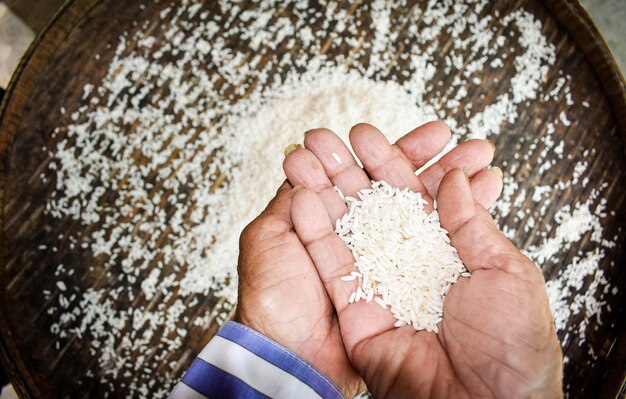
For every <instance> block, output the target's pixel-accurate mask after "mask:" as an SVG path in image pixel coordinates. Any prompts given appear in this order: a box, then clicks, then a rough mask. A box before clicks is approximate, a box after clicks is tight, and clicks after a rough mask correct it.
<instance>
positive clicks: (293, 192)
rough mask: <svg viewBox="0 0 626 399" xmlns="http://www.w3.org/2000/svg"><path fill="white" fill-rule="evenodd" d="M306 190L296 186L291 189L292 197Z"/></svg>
mask: <svg viewBox="0 0 626 399" xmlns="http://www.w3.org/2000/svg"><path fill="white" fill-rule="evenodd" d="M303 188H304V186H302V185H300V184H298V185H297V186H295V187H294V188H292V189H291V195H294V194H295V193H297V192H298V191H300V190H302V189H303Z"/></svg>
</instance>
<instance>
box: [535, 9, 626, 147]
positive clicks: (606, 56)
mask: <svg viewBox="0 0 626 399" xmlns="http://www.w3.org/2000/svg"><path fill="white" fill-rule="evenodd" d="M546 6H547V7H548V8H549V9H550V11H551V12H552V14H554V16H555V17H556V19H557V20H558V21H559V22H560V23H561V25H562V26H563V28H565V30H566V31H567V33H569V34H570V36H572V38H573V39H574V41H575V42H576V44H577V45H578V47H579V48H580V49H581V50H582V52H583V54H584V56H585V58H586V59H587V61H589V63H590V64H591V68H592V69H593V70H594V71H595V73H596V74H597V75H598V78H599V79H600V82H601V83H602V87H603V88H604V92H605V94H606V96H607V98H608V100H609V105H610V106H611V109H612V110H613V116H614V117H615V120H616V121H617V126H618V128H619V130H620V132H621V134H622V143H623V144H624V150H625V151H626V81H625V80H624V76H623V75H622V72H621V71H620V69H619V66H618V65H617V63H616V62H615V59H614V58H613V55H612V54H611V51H610V50H609V47H608V46H607V44H606V42H605V41H604V38H603V37H602V34H601V33H600V31H599V30H598V28H597V26H596V25H595V23H594V22H593V20H592V19H591V17H590V16H589V14H588V13H587V11H586V10H585V9H584V7H583V6H582V5H581V4H580V1H578V0H573V1H572V0H547V1H546Z"/></svg>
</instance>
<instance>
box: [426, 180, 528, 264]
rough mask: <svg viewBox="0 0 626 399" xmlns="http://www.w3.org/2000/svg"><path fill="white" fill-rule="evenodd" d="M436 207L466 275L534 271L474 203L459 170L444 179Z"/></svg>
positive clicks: (467, 182)
mask: <svg viewBox="0 0 626 399" xmlns="http://www.w3.org/2000/svg"><path fill="white" fill-rule="evenodd" d="M437 204H438V211H439V220H440V221H441V225H442V226H443V228H445V229H446V230H447V231H448V232H449V234H450V240H451V241H452V245H454V247H455V248H456V249H457V251H458V253H459V256H460V257H461V260H462V261H463V263H464V264H465V266H466V267H467V269H468V270H469V271H470V272H474V271H477V270H480V269H500V270H503V271H506V272H510V273H516V274H517V273H527V272H529V271H530V272H535V273H536V272H537V270H538V269H537V268H536V267H535V266H534V265H533V263H532V262H531V261H530V260H529V259H528V258H526V257H525V256H524V255H522V253H521V252H520V251H519V250H518V249H517V248H516V247H515V246H514V245H513V244H512V243H511V242H510V241H509V240H508V239H507V238H506V237H505V236H504V235H503V234H502V233H501V232H500V230H498V227H497V226H496V224H495V223H494V221H493V219H492V218H491V216H490V215H489V213H488V212H487V210H486V209H485V208H483V207H482V206H481V205H480V204H479V203H478V202H476V201H475V200H474V198H473V195H472V191H471V188H470V184H469V181H468V178H467V176H466V175H465V174H464V172H463V171H462V170H460V169H453V170H451V171H450V172H448V173H447V174H446V175H445V176H444V178H443V179H442V181H441V185H440V188H439V195H438V197H437ZM532 269H534V271H533V270H532Z"/></svg>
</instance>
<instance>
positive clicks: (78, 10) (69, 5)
mask: <svg viewBox="0 0 626 399" xmlns="http://www.w3.org/2000/svg"><path fill="white" fill-rule="evenodd" d="M96 4H97V0H67V1H66V2H65V3H64V4H63V5H62V6H61V7H60V8H59V10H58V11H57V12H56V13H55V14H54V15H53V16H52V17H51V18H50V20H49V21H48V23H47V24H46V26H45V27H44V28H43V29H42V30H41V32H39V34H37V36H36V37H35V39H34V40H33V42H32V43H31V44H30V46H29V47H28V50H27V51H26V53H25V54H24V55H23V56H22V59H21V60H20V63H19V64H18V66H17V68H16V70H15V73H14V74H13V76H12V78H11V81H10V82H9V86H8V87H7V89H6V93H5V95H4V98H3V101H2V104H0V210H1V212H2V213H0V284H2V286H1V287H2V288H0V290H1V292H0V320H10V307H9V304H8V301H7V298H6V292H5V291H4V289H3V287H6V281H5V276H4V267H5V263H6V253H7V247H6V237H5V234H4V211H3V209H4V206H5V203H6V198H5V189H6V178H7V172H8V167H9V159H10V158H9V156H10V154H11V148H12V146H13V138H14V136H15V128H16V126H17V125H18V122H19V120H18V117H17V116H16V115H17V114H16V113H15V111H16V110H20V109H22V108H23V107H24V105H25V103H26V102H27V101H28V98H29V96H28V94H30V92H32V90H33V89H34V88H35V85H36V84H37V81H38V77H39V75H40V72H41V68H40V65H45V64H47V63H48V61H49V60H50V58H51V57H52V56H53V55H54V53H55V51H56V49H57V48H58V46H59V44H60V43H62V42H63V41H64V40H65V38H67V37H68V36H69V35H70V33H71V29H72V28H73V27H74V26H76V24H78V23H79V22H80V21H81V20H82V19H83V17H84V16H85V15H86V14H87V13H88V12H89V11H90V10H91V9H92V8H93V7H94V6H95V5H96ZM68 27H69V28H70V29H68ZM18 85H19V86H20V90H21V95H15V92H16V87H17V86H18ZM24 92H25V93H26V94H24ZM0 360H1V361H2V363H3V365H4V367H5V370H6V371H7V374H8V375H9V378H10V379H11V383H12V385H13V388H14V389H15V391H16V392H17V393H18V395H19V397H21V398H33V397H36V398H40V397H43V396H42V393H41V391H40V389H39V387H38V386H37V384H36V382H35V380H34V378H33V376H32V374H31V373H30V370H28V369H27V368H26V367H25V365H24V363H23V362H22V359H21V358H20V356H19V351H18V348H17V346H16V344H15V339H14V338H13V334H12V331H10V330H9V329H0Z"/></svg>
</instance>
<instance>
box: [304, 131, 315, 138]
mask: <svg viewBox="0 0 626 399" xmlns="http://www.w3.org/2000/svg"><path fill="white" fill-rule="evenodd" d="M313 130H315V129H309V130H307V131H306V132H304V136H305V137H306V135H307V134H309V133H311V132H312V131H313Z"/></svg>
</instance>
